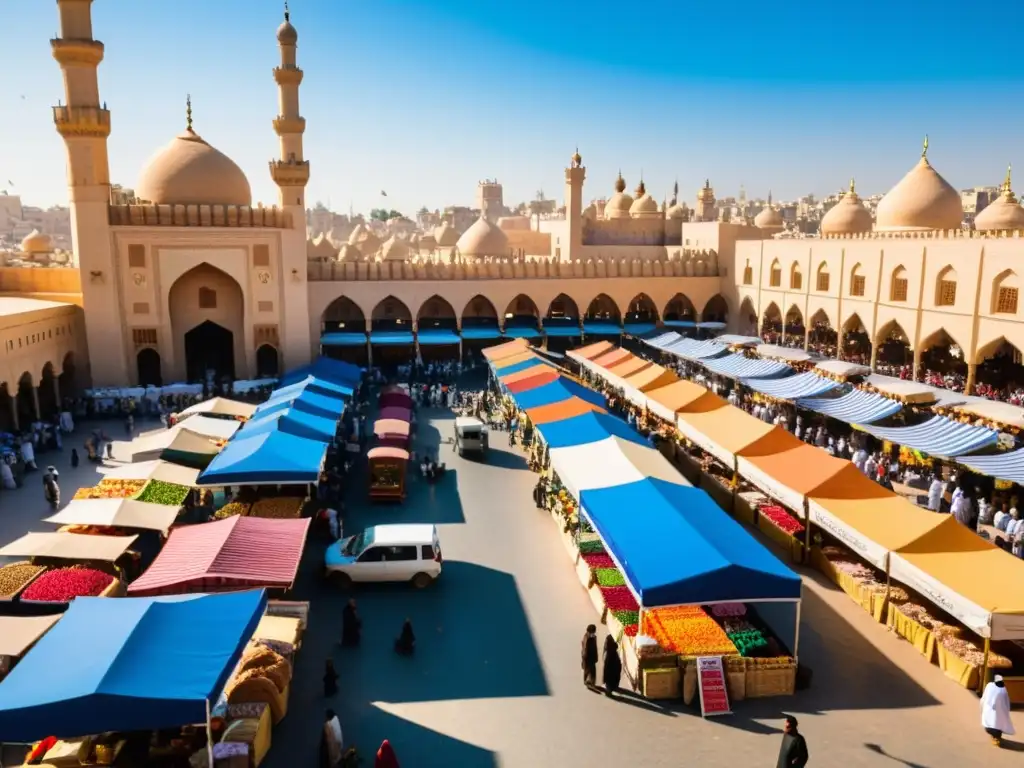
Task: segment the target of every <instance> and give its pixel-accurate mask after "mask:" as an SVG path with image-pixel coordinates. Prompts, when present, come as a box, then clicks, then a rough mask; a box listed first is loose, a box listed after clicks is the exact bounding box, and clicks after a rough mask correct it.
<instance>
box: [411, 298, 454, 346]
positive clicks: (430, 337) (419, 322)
mask: <svg viewBox="0 0 1024 768" xmlns="http://www.w3.org/2000/svg"><path fill="white" fill-rule="evenodd" d="M457 333H458V320H457V318H456V315H455V308H454V307H453V306H452V305H451V304H449V303H448V301H447V300H446V299H443V298H441V297H440V296H438V295H436V294H435V295H433V296H431V297H430V298H429V299H427V300H426V301H424V302H423V304H422V305H421V306H420V309H419V312H417V313H416V334H417V338H418V340H419V343H420V358H421V359H422V360H423V361H424V362H428V361H431V360H456V359H458V357H459V339H458V336H457V335H455V334H457Z"/></svg>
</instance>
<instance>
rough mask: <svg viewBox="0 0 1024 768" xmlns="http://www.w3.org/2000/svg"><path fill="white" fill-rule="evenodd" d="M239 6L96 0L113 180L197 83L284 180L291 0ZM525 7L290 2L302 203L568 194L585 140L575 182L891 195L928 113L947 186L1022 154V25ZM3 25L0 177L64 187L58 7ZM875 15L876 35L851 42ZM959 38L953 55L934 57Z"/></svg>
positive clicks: (133, 171)
mask: <svg viewBox="0 0 1024 768" xmlns="http://www.w3.org/2000/svg"><path fill="white" fill-rule="evenodd" d="M249 5H250V4H246V5H244V6H243V5H242V4H241V3H240V2H236V1H235V0H226V1H225V2H223V3H219V4H216V5H215V6H210V5H209V4H203V3H200V2H198V1H197V0H187V1H186V2H182V3H179V4H176V6H175V7H174V8H173V9H172V8H170V7H169V6H159V5H146V6H144V7H135V6H134V5H133V4H130V3H126V2H122V1H121V0H100V1H99V2H96V3H95V6H94V34H95V36H96V37H97V38H98V39H100V40H102V41H103V42H104V43H105V44H106V59H105V61H104V64H103V65H101V67H100V89H101V91H100V93H101V98H102V99H104V100H105V101H107V103H108V105H109V107H110V109H111V111H112V123H113V132H112V135H111V139H110V160H111V176H112V179H113V180H114V181H115V182H116V183H120V184H123V185H124V186H127V187H133V186H134V185H135V183H136V181H137V179H138V176H139V173H140V172H141V170H142V168H143V167H144V166H145V164H146V162H147V161H148V159H149V158H150V157H151V156H152V155H153V154H154V153H155V152H156V151H158V150H159V149H160V148H162V147H163V146H164V145H165V144H166V143H167V142H168V141H169V140H170V139H171V138H172V137H173V136H174V135H175V134H177V133H179V132H180V131H181V130H182V129H183V128H184V124H185V103H184V102H185V94H186V93H190V94H191V95H192V101H193V108H194V113H195V125H196V129H197V131H198V132H199V133H200V134H201V135H203V136H204V138H206V139H207V140H208V141H209V142H210V143H211V144H213V145H214V146H216V147H217V148H218V149H220V150H221V151H223V152H224V153H225V154H227V155H228V156H229V157H231V158H232V159H234V160H235V162H237V163H238V164H239V165H240V167H241V168H242V170H243V171H244V172H245V173H246V175H247V176H248V178H249V181H250V183H251V185H252V188H253V197H254V200H256V201H262V202H264V203H265V204H268V205H269V204H273V203H274V202H276V198H277V193H276V187H275V186H274V184H273V182H272V181H271V179H270V176H269V173H268V172H267V166H266V162H267V161H268V160H269V159H271V158H272V157H274V156H275V153H276V137H275V136H274V134H273V131H272V129H271V126H270V120H271V119H272V118H273V117H274V115H275V113H276V112H277V98H276V93H275V85H274V82H273V79H272V77H271V74H270V70H271V68H272V67H273V66H274V65H275V64H276V58H277V48H276V41H275V39H274V31H275V30H276V27H277V24H279V23H280V21H281V17H282V11H283V5H282V3H279V2H277V0H260V1H259V2H257V3H252V4H251V5H252V6H253V8H252V9H251V10H250V9H249V7H248V6H249ZM534 5H537V4H535V3H533V2H532V0H530V1H528V2H526V3H525V4H520V6H517V15H516V16H515V17H512V16H509V15H507V14H502V13H500V12H498V11H491V10H487V9H484V10H480V9H478V8H476V7H473V8H470V7H469V6H468V4H466V3H463V2H461V0H449V1H448V2H445V3H443V4H440V5H437V4H425V3H422V2H400V1H397V0H389V1H387V2H383V3H378V4H374V5H373V7H372V8H364V7H350V8H347V9H345V12H344V13H342V12H341V11H339V10H338V9H337V7H336V6H334V5H333V4H329V3H326V2H313V1H312V0H297V1H296V2H293V3H292V9H291V10H292V20H293V22H294V24H295V26H296V28H297V29H298V31H299V65H300V66H301V67H302V68H303V69H304V70H305V72H306V79H305V81H304V83H303V86H302V95H301V99H302V101H301V103H302V107H301V111H302V114H303V115H304V116H305V118H306V120H307V131H306V136H305V139H306V156H307V158H308V159H309V160H310V162H311V165H312V175H311V179H310V183H309V187H308V189H307V192H308V195H307V200H308V201H309V205H310V206H312V205H313V204H315V203H316V202H317V201H320V202H323V203H324V204H325V205H326V204H329V205H330V206H331V207H332V208H333V209H335V210H338V211H347V210H348V208H349V205H351V206H352V207H353V208H354V209H355V210H356V211H357V212H362V213H367V212H368V211H369V210H370V209H371V208H373V207H381V206H382V205H386V207H388V208H395V209H398V210H401V211H402V212H403V213H405V214H407V215H410V216H411V215H413V214H414V213H415V211H416V210H417V209H418V208H419V207H420V206H427V207H428V208H431V209H433V208H438V207H443V206H445V205H449V204H466V205H471V204H472V202H473V196H474V193H475V185H476V182H477V181H478V180H480V179H483V178H487V177H496V178H497V179H498V180H499V181H500V182H501V183H502V184H503V185H504V188H505V199H506V201H507V202H508V203H510V204H513V205H514V204H515V203H517V202H519V201H521V200H527V199H531V198H532V197H533V195H534V192H535V191H536V190H537V189H544V191H545V192H546V194H547V196H548V197H553V198H556V199H560V198H561V186H562V168H563V167H564V166H565V165H566V163H567V161H568V157H569V155H570V154H571V153H572V151H573V149H574V148H575V147H576V146H577V145H578V146H579V149H580V152H581V153H582V154H583V157H584V163H585V165H587V167H588V173H587V183H586V187H585V194H586V197H587V198H588V199H590V198H597V197H602V196H607V195H609V194H610V193H611V192H612V184H613V182H614V180H615V177H616V175H617V173H618V171H619V169H620V168H621V170H622V173H623V175H624V176H625V178H626V180H627V183H628V184H629V186H630V188H632V187H633V186H635V185H636V184H637V183H638V182H639V180H640V177H641V173H642V174H643V179H644V181H645V182H646V185H647V188H648V189H649V190H650V191H651V193H652V194H653V195H654V196H655V197H656V198H657V199H659V200H660V199H661V198H662V197H665V196H668V195H670V194H671V188H672V185H673V183H674V182H675V181H676V179H677V178H678V180H679V184H680V196H681V197H683V198H684V199H686V200H690V199H691V198H692V197H693V196H694V195H695V193H696V190H697V189H698V187H699V186H700V185H701V184H702V183H703V180H704V179H705V178H710V179H711V182H712V185H713V186H714V187H715V188H716V191H717V192H718V193H719V195H720V196H727V195H735V194H736V193H737V192H738V190H739V187H740V185H743V186H744V187H745V189H746V192H747V194H748V196H750V197H752V198H763V197H766V196H767V194H768V191H769V189H770V190H772V192H773V194H774V196H775V198H776V199H793V198H796V197H799V196H801V195H804V194H807V193H813V194H816V195H817V196H819V197H823V196H825V195H828V194H831V193H834V192H836V191H838V190H839V189H841V188H844V187H845V186H846V184H847V183H848V180H849V178H850V177H851V176H852V177H856V179H857V184H858V189H859V190H860V191H861V193H862V194H864V195H870V194H876V193H884V192H885V191H886V190H888V189H889V188H890V187H891V186H892V185H893V184H895V183H896V182H897V181H898V180H899V178H900V177H901V176H902V175H903V174H904V173H905V172H906V171H907V170H908V169H909V168H910V167H911V166H912V165H913V163H914V161H915V158H916V157H917V155H918V153H919V151H920V145H921V140H922V139H923V137H924V135H925V134H929V135H930V137H931V148H930V151H929V157H930V158H931V159H932V161H933V163H934V164H935V165H936V167H937V168H939V169H940V171H941V172H942V173H943V174H944V175H945V176H946V178H948V179H949V180H950V181H951V182H952V183H953V184H954V186H957V187H970V186H975V185H982V184H991V185H997V184H998V183H999V182H1000V181H1001V180H1002V176H1003V174H1004V172H1005V168H1006V166H1007V164H1008V163H1011V162H1013V161H1014V160H1015V159H1016V157H1015V153H1016V141H1015V137H1013V136H1012V126H1013V124H1014V122H1016V119H1015V118H1018V117H1019V116H1020V113H1021V112H1022V111H1024V109H1022V108H1021V107H1019V106H1017V105H1015V104H1013V103H1006V99H1004V98H1002V96H1001V92H1002V91H1004V90H1005V88H1006V85H1007V84H1008V83H1010V84H1012V83H1013V82H1014V80H1013V75H1011V74H1007V73H1012V72H1014V71H1015V70H1014V68H1013V66H1012V56H1011V55H1010V51H1011V50H1012V47H1010V46H1007V45H1001V44H1000V37H1002V36H1007V37H1008V36H1009V30H1010V28H1012V27H1013V24H1002V25H1000V26H999V27H996V26H995V25H993V24H989V25H988V26H987V28H986V25H985V23H984V22H981V21H979V20H972V19H967V20H964V22H963V23H962V24H960V23H958V25H957V27H956V29H954V30H949V29H947V27H948V26H949V25H944V24H942V23H941V21H940V20H936V19H931V18H930V17H927V16H924V15H921V14H920V13H918V12H916V8H915V6H917V5H918V4H916V3H909V4H907V6H908V7H907V8H901V9H899V10H897V11H893V10H891V9H887V10H886V17H885V18H886V19H887V21H888V25H887V26H885V27H878V26H877V25H873V24H872V22H871V20H870V17H871V13H870V12H872V7H873V6H875V5H877V4H872V3H868V4H867V5H866V6H865V8H864V10H865V14H866V15H867V16H868V17H869V18H868V19H867V20H865V19H863V18H858V19H852V20H849V21H848V22H847V23H845V25H844V26H843V28H842V29H840V30H839V31H838V32H836V31H834V30H833V34H832V36H831V37H830V38H829V40H828V41H823V40H822V39H820V35H818V34H816V33H815V30H816V29H818V28H819V27H824V26H827V25H828V24H830V23H832V24H834V23H835V22H836V20H837V18H838V14H839V13H840V11H839V10H838V9H836V10H829V9H821V11H820V13H818V14H817V16H816V17H815V18H814V19H807V20H804V19H801V25H802V26H801V34H800V36H799V38H798V39H796V40H795V41H794V40H793V39H792V35H790V36H789V37H788V38H787V45H786V46H782V47H780V48H775V49H773V46H772V40H773V39H778V38H779V37H780V36H781V35H783V34H784V33H785V29H786V25H787V23H788V22H791V21H792V20H791V19H787V14H791V13H792V12H787V11H778V12H776V11H775V10H773V11H772V13H771V14H767V12H766V11H765V9H762V8H758V9H753V7H751V8H750V9H748V12H747V13H746V14H745V15H743V17H742V18H738V19H730V20H729V22H728V23H725V22H722V21H721V20H720V19H718V17H717V14H716V13H712V11H711V10H702V9H699V8H698V9H687V10H686V12H685V14H683V13H682V12H680V11H678V10H673V9H672V8H671V7H669V6H668V4H666V3H660V2H656V3H654V5H653V6H649V7H648V8H647V9H646V10H645V13H644V17H643V19H649V18H650V15H651V13H654V15H656V16H659V17H661V18H662V19H664V20H665V22H666V23H665V24H663V25H653V27H652V26H651V25H649V24H646V22H645V23H644V24H641V23H640V22H641V21H643V19H633V18H628V19H625V20H622V23H621V24H620V23H619V20H616V24H615V25H614V28H612V25H605V24H603V22H602V21H600V19H601V18H612V16H611V13H612V12H613V11H614V10H615V8H616V6H612V4H611V3H607V2H596V3H593V4H591V6H590V7H588V13H587V19H582V20H580V19H575V18H573V17H572V15H571V13H570V11H569V10H568V9H562V8H557V7H556V8H554V9H551V8H547V7H545V13H544V14H539V13H531V12H530V10H531V8H532V7H533V6H534ZM741 6H742V4H741ZM881 7H882V6H880V5H877V8H879V9H880V8H881ZM921 7H923V6H921ZM617 12H618V13H620V14H621V8H619V10H618V11H617ZM1008 13H1009V14H1010V15H1011V16H1013V15H1014V14H1017V15H1021V16H1024V12H1022V11H1020V10H1016V9H1010V10H1009V11H1008ZM594 19H597V21H594ZM671 22H681V24H675V23H671ZM12 23H13V26H14V30H13V31H14V34H13V35H12V37H11V40H12V41H13V42H12V46H11V48H10V50H11V58H10V61H11V66H12V67H13V68H16V70H17V75H16V76H14V77H9V78H4V79H3V82H2V83H0V103H3V104H5V110H6V111H7V112H8V114H9V115H10V119H9V120H6V121H4V123H3V124H2V125H0V141H2V143H3V145H4V146H5V148H6V152H5V153H4V156H3V158H2V159H0V188H4V187H6V188H8V191H9V192H11V193H15V194H20V195H21V196H22V198H23V200H24V201H25V202H26V203H28V204H32V205H38V206H41V207H44V208H45V207H48V206H50V205H53V204H60V205H66V203H67V191H66V186H65V183H66V182H65V174H64V168H63V166H64V150H63V147H62V145H61V144H62V142H61V140H60V137H59V136H58V135H57V133H56V131H55V130H54V129H53V125H52V121H51V113H50V109H49V107H50V106H52V105H53V104H56V103H57V102H58V100H59V99H60V98H62V87H61V83H60V72H59V68H58V67H57V65H56V63H55V62H53V60H52V59H51V57H50V54H49V43H48V38H49V37H50V36H52V34H53V30H54V15H53V8H52V7H51V6H50V4H46V3H38V4H32V5H31V6H30V7H27V8H26V9H25V10H24V12H23V13H19V14H18V15H17V16H15V17H14V18H13V19H12ZM606 27H607V28H606ZM641 27H644V28H641ZM228 29H230V30H231V32H230V34H224V30H228ZM972 29H973V30H974V31H976V32H978V33H979V34H980V33H981V32H982V31H984V32H985V34H986V35H987V37H985V38H984V39H982V38H979V37H978V35H972V34H970V33H971V31H972ZM702 30H703V31H702ZM670 31H672V32H673V34H675V37H673V34H670ZM911 31H912V32H913V34H908V33H909V32H911ZM869 33H871V34H875V35H876V36H877V39H874V40H872V48H871V53H872V56H870V57H869V58H867V59H864V58H863V57H862V58H860V59H858V58H857V57H855V56H853V55H851V52H852V51H855V50H857V48H853V49H851V47H850V46H851V45H860V46H863V45H864V43H865V40H866V39H867V38H866V35H868V34H869ZM613 35H615V37H612V36H613ZM954 37H955V38H956V40H957V41H958V42H957V45H958V49H957V50H958V55H957V56H956V57H951V56H945V55H940V53H938V52H941V51H944V50H948V47H947V44H949V43H951V41H952V40H953V38H954ZM975 38H977V39H975ZM673 41H677V42H679V43H682V45H680V46H679V47H678V48H673ZM858 41H859V43H858ZM183 43H184V45H183ZM898 44H902V45H903V46H904V49H903V51H901V53H900V55H899V56H897V57H895V58H893V57H891V56H890V54H892V53H893V52H894V51H895V50H896V47H897V45H898ZM716 51H717V58H714V57H713V54H715V52H716ZM730 52H732V54H733V55H731V56H730V55H728V54H729V53H730ZM769 54H771V55H770V56H769ZM883 59H888V60H887V61H882V60H883ZM801 62H803V64H802V66H801ZM1017 79H1019V77H1018V78H1017ZM965 106H970V110H965V109H964V107H965ZM980 126H984V127H985V140H984V142H981V141H978V139H977V136H978V135H979V131H980ZM8 182H10V183H8ZM381 191H386V192H387V197H386V198H384V197H382V196H381Z"/></svg>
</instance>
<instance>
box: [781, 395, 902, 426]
mask: <svg viewBox="0 0 1024 768" xmlns="http://www.w3.org/2000/svg"><path fill="white" fill-rule="evenodd" d="M796 407H797V408H803V409H805V410H809V411H814V412H816V413H820V414H821V415H822V416H828V417H829V418H830V419H836V420H837V421H842V422H844V423H846V424H871V423H873V422H876V421H881V420H882V419H887V418H889V417H890V416H894V415H896V414H897V413H899V412H900V411H901V410H903V404H902V403H900V402H897V401H896V400H892V399H890V398H888V397H883V396H882V395H876V394H875V393H873V392H865V391H864V390H862V389H854V390H852V391H850V392H847V393H846V394H845V395H843V396H842V397H808V398H800V399H799V400H797V401H796Z"/></svg>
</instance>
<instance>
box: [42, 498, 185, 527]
mask: <svg viewBox="0 0 1024 768" xmlns="http://www.w3.org/2000/svg"><path fill="white" fill-rule="evenodd" d="M179 511H180V507H175V506H170V505H167V504H151V503H147V502H144V501H136V500H134V499H73V500H72V501H71V502H69V503H68V505H67V506H66V507H64V508H63V509H62V510H60V511H59V512H58V513H57V514H55V515H51V516H50V517H47V518H44V522H47V523H54V524H55V525H84V526H104V527H111V528H140V529H143V530H151V531H159V532H160V533H163V534H164V535H166V534H167V531H168V530H170V528H171V526H172V525H173V524H174V521H175V520H176V519H177V517H178V512H179Z"/></svg>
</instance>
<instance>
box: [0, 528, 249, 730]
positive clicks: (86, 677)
mask: <svg viewBox="0 0 1024 768" xmlns="http://www.w3.org/2000/svg"><path fill="white" fill-rule="evenodd" d="M207 525H212V523H208V524H207ZM192 527H194V528H203V527H205V526H200V525H197V526H192ZM90 538H95V537H90ZM265 610H266V597H265V595H264V594H263V592H262V591H259V590H257V591H251V592H241V593H237V594H233V595H182V596H176V597H173V598H164V599H155V600H153V599H130V598H118V599H113V600H112V599H109V598H104V597H79V598H77V599H76V600H74V601H72V603H71V607H70V608H68V610H67V612H66V613H65V614H64V616H63V617H62V618H61V620H60V621H58V622H57V624H56V626H54V627H53V628H52V629H51V630H50V631H49V632H47V633H46V634H45V635H44V636H43V637H42V639H40V640H39V642H38V643H36V644H35V646H34V647H33V648H32V649H31V650H30V651H29V652H28V653H27V654H26V655H25V658H24V659H22V660H21V661H20V662H19V663H18V665H17V666H15V667H14V669H13V670H11V672H10V674H9V675H7V677H6V678H5V679H4V681H3V685H0V741H8V742H21V743H25V742H33V741H37V740H40V739H44V738H46V737H47V736H50V735H54V736H57V737H59V738H64V739H69V738H72V737H75V736H88V735H92V734H97V733H105V732H108V731H120V732H127V731H153V730H160V729H165V728H177V727H180V726H182V725H194V724H196V723H202V722H205V721H206V717H207V713H208V712H209V709H208V707H209V706H210V702H216V701H217V698H218V697H219V696H220V694H221V691H222V690H223V688H224V685H225V684H226V683H227V681H228V678H229V676H230V675H231V673H232V672H233V671H234V669H235V666H236V665H237V664H238V659H239V658H240V657H241V655H242V650H243V648H244V647H245V645H246V643H247V642H248V641H249V638H251V637H252V634H253V632H254V631H255V630H256V627H257V625H258V624H259V622H260V618H261V617H262V616H263V612H264V611H265ZM197 636H199V637H201V640H200V641H199V642H197ZM72 658H73V659H74V661H73V662H69V659H72Z"/></svg>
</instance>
